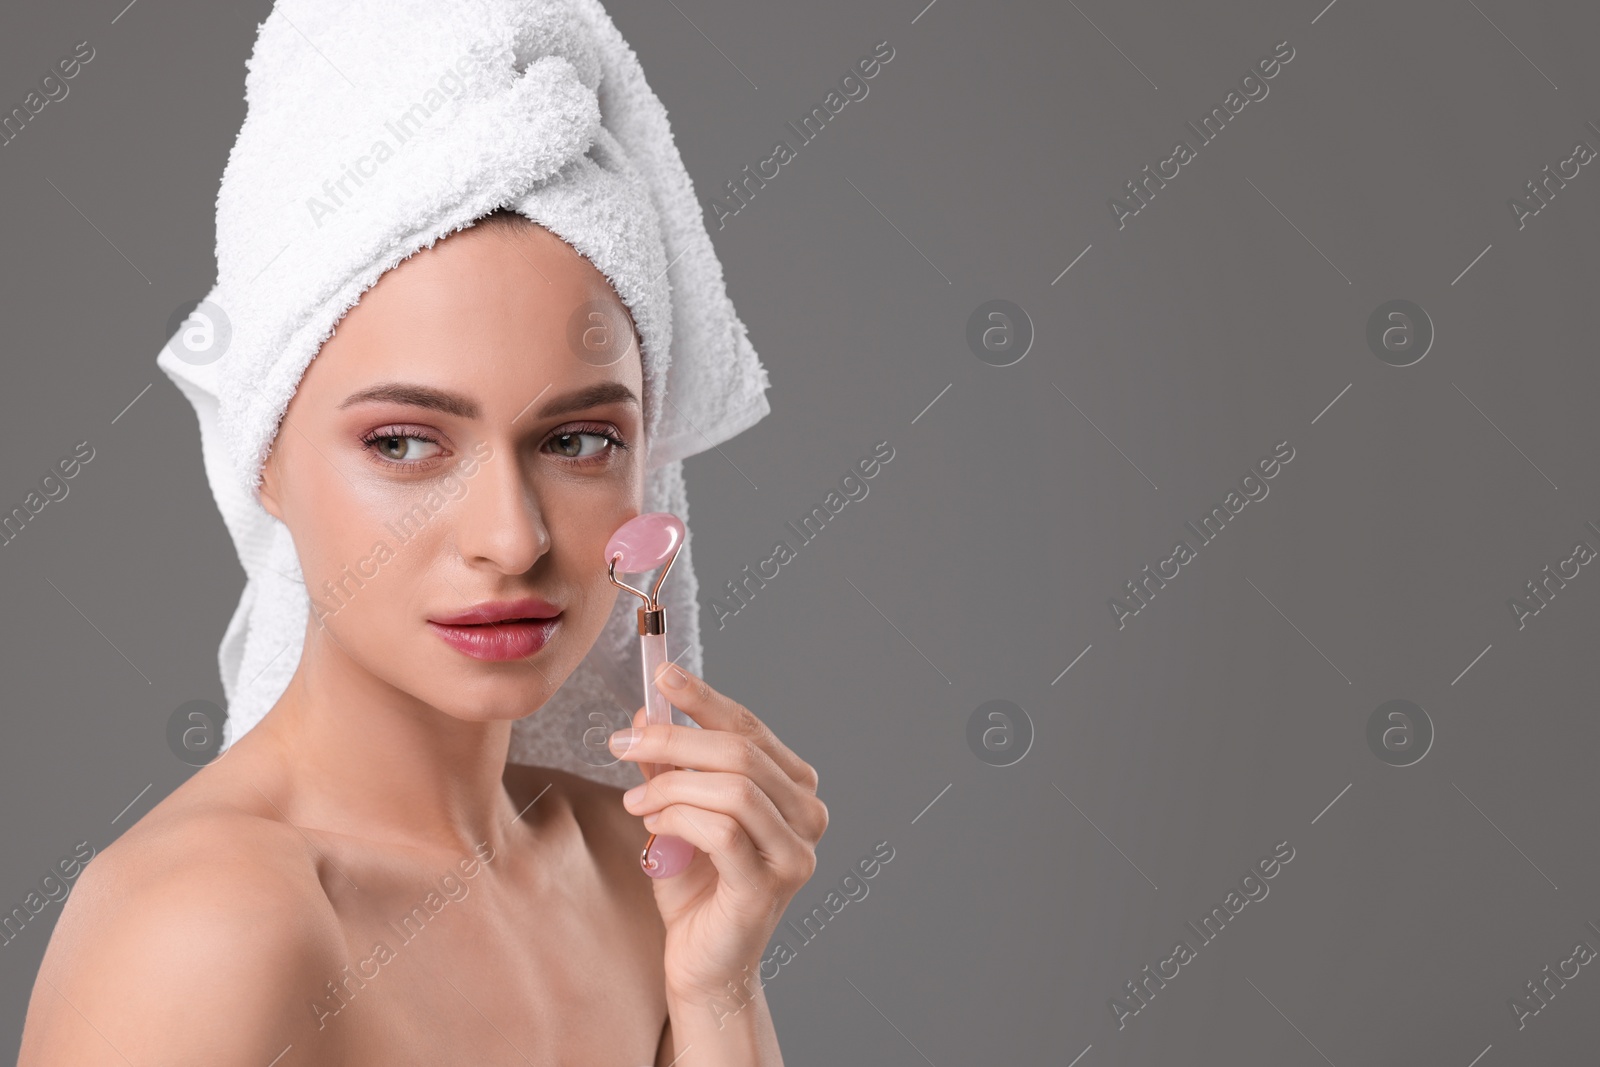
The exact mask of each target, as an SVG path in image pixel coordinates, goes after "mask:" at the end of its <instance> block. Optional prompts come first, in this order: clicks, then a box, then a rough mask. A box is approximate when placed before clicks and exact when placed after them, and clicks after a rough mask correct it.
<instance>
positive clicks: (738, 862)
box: [645, 804, 772, 897]
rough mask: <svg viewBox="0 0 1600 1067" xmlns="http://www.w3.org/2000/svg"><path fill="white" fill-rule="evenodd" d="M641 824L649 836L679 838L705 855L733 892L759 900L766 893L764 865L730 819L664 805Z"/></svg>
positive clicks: (767, 876)
mask: <svg viewBox="0 0 1600 1067" xmlns="http://www.w3.org/2000/svg"><path fill="white" fill-rule="evenodd" d="M645 825H646V827H647V828H648V829H649V830H650V832H651V833H654V834H659V835H665V836H671V837H681V838H683V839H684V840H685V841H687V842H689V844H691V845H693V846H694V847H695V848H697V849H699V850H700V851H701V852H704V853H706V855H708V856H710V857H711V863H712V865H713V866H714V867H716V869H717V874H718V875H720V876H721V878H722V880H723V881H724V882H727V883H728V884H729V885H730V886H732V887H733V888H734V889H735V890H748V891H750V892H752V893H755V894H757V895H758V896H763V897H764V896H766V895H768V894H769V893H770V891H771V890H770V888H764V887H770V883H771V881H772V875H771V874H770V873H769V871H768V865H767V862H766V860H765V859H763V858H762V856H761V852H760V850H758V849H757V848H756V845H755V842H754V841H752V840H750V835H748V834H746V833H745V832H744V828H743V827H742V826H740V825H739V821H738V820H737V819H735V818H734V817H733V816H731V815H724V814H723V813H722V812H720V811H706V810H705V809H704V808H697V807H694V806H693V805H691V804H668V805H667V806H666V807H664V808H662V809H661V810H660V811H658V812H655V813H654V818H652V819H651V821H650V822H648V823H646V824H645Z"/></svg>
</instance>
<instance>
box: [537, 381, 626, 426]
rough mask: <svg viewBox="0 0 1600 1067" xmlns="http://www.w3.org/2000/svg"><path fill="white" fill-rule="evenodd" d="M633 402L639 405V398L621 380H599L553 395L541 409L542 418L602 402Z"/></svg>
mask: <svg viewBox="0 0 1600 1067" xmlns="http://www.w3.org/2000/svg"><path fill="white" fill-rule="evenodd" d="M620 403H627V404H632V405H633V406H634V407H638V406H639V398H638V397H636V396H634V395H633V390H632V389H629V388H628V387H627V386H626V385H623V384H622V383H621V382H599V383H597V384H595V385H590V386H586V387H584V388H582V389H575V390H573V391H572V392H570V393H564V394H562V395H561V396H558V397H553V398H552V399H551V400H550V401H549V402H548V403H546V404H545V406H544V407H542V408H540V409H539V415H540V417H541V418H546V419H548V418H552V417H553V416H556V415H565V414H567V413H568V412H572V411H582V410H584V409H585V408H597V407H599V406H600V405H602V404H620Z"/></svg>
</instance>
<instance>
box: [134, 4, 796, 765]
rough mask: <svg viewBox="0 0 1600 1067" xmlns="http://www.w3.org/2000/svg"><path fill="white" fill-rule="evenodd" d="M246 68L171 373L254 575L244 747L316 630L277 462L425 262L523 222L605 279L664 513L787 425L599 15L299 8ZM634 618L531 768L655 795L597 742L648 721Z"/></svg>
mask: <svg viewBox="0 0 1600 1067" xmlns="http://www.w3.org/2000/svg"><path fill="white" fill-rule="evenodd" d="M247 70H248V74H247V76H246V79H245V102H246V116H245V120H244V124H243V126H242V127H241V129H240V131H239V136H238V140H237V141H236V142H235V144H234V146H233V151H232V152H231V154H230V155H229V157H228V163H227V167H226V168H225V170H224V172H223V176H222V184H221V188H220V190H219V192H218V195H217V249H216V252H217V281H216V284H215V286H214V287H213V288H212V290H211V291H210V293H208V294H207V295H206V297H205V299H204V300H203V301H202V302H201V304H200V305H199V307H198V309H197V311H196V313H195V314H196V315H197V316H198V317H199V318H200V319H203V320H204V321H205V323H206V325H207V329H205V330H203V331H196V330H195V329H193V328H192V326H190V325H181V326H179V327H178V328H177V329H176V330H175V331H174V332H173V335H172V337H171V339H170V340H169V341H168V343H167V344H166V346H164V347H163V349H162V351H161V353H160V355H159V357H158V358H157V363H158V364H159V365H160V367H161V368H162V370H163V371H165V372H166V373H167V375H168V376H169V377H171V378H172V380H173V381H174V382H175V383H176V384H177V386H178V387H179V389H181V390H182V392H183V393H184V395H185V396H186V397H187V398H188V399H189V401H190V402H191V403H192V404H193V405H194V408H195V412H196V415H197V417H198V419H199V422H200V435H201V445H202V451H203V454H204V459H205V469H206V475H207V477H208V479H209V480H210V484H211V489H212V492H213V494H214V495H215V497H216V500H217V506H218V508H219V510H220V511H221V513H222V517H223V519H224V521H225V522H226V524H227V527H228V532H229V534H230V535H231V537H232V539H233V543H234V547H235V548H236V550H237V551H238V554H239V561H240V563H241V564H242V565H243V567H244V571H245V575H246V584H245V589H244V593H243V595H242V596H241V598H240V601H239V606H238V608H237V609H236V610H235V612H234V615H233V618H232V620H231V621H230V622H229V624H228V628H227V631H226V633H225V634H224V636H223V639H222V644H221V647H220V649H219V652H218V660H219V664H220V667H221V670H222V682H223V689H224V692H225V694H226V696H227V699H228V722H229V728H228V732H227V733H228V741H229V742H231V741H232V740H234V739H237V737H238V736H239V735H240V734H242V733H243V732H244V731H246V730H248V729H250V727H252V726H254V725H255V724H256V722H258V721H259V720H260V719H261V717H262V716H263V715H264V714H265V713H266V712H267V711H268V710H269V709H270V708H271V707H272V705H273V704H274V703H275V702H276V701H277V700H278V698H279V697H280V696H281V695H282V693H283V691H284V689H285V688H286V686H287V685H288V682H289V679H290V677H291V676H292V675H293V674H294V671H295V668H296V665H297V664H298V662H299V659H300V651H301V647H302V643H303V640H304V636H305V629H306V624H307V620H308V615H309V602H308V597H307V592H306V588H305V584H304V581H303V579H302V576H301V574H300V569H299V562H298V559H297V557H296V555H295V551H294V545H293V542H292V540H291V539H290V536H289V532H288V530H287V528H286V527H284V525H283V524H282V523H281V522H279V521H278V520H277V519H275V518H273V517H272V516H271V515H269V514H267V512H266V511H265V510H264V509H263V508H262V506H261V504H260V502H259V501H258V500H257V499H256V488H257V486H258V485H259V484H260V477H261V469H262V464H263V462H264V461H265V459H266V456H267V454H268V453H269V452H270V450H271V447H272V442H273V440H274V438H275V436H276V434H277V431H278V427H279V423H280V421H281V419H282V417H283V414H284V411H285V409H286V408H287V407H288V404H289V401H290V399H291V397H292V396H293V395H294V391H295V389H296V388H297V387H298V385H299V382H300V378H301V376H302V375H303V374H304V372H305V370H306V367H307V366H308V365H309V364H310V362H311V360H312V359H313V358H314V357H315V356H316V354H317V351H318V349H319V348H320V347H321V345H322V343H323V341H325V340H326V339H327V338H328V337H329V336H330V335H331V334H332V332H333V329H334V327H335V325H336V324H337V323H338V321H339V319H340V318H341V317H342V316H343V315H344V314H345V312H346V311H348V310H349V309H350V308H351V307H353V306H354V305H355V304H356V303H357V301H359V299H360V298H361V294H362V293H363V292H365V291H366V290H367V289H368V288H370V287H371V286H372V285H373V284H374V283H375V282H376V281H377V280H378V278H379V277H380V276H382V275H383V273H384V272H385V271H388V270H390V269H392V268H393V267H395V266H396V265H398V264H399V263H400V262H401V261H403V260H404V259H406V258H407V257H408V256H410V255H412V254H413V253H415V252H417V251H419V250H421V249H424V248H429V247H431V246H432V245H433V244H434V243H435V242H436V241H438V240H439V239H440V238H443V237H446V236H448V235H449V234H451V233H453V232H455V231H457V230H460V229H462V228H465V227H467V226H470V225H471V224H472V222H473V220H475V219H477V218H479V217H481V216H483V215H486V214H488V213H490V212H492V211H494V210H496V209H497V208H502V207H506V208H510V209H512V210H514V211H516V212H518V213H519V214H522V215H525V216H527V217H528V218H530V219H533V220H534V221H535V222H538V223H539V224H540V225H542V226H544V227H545V228H546V229H548V230H550V231H551V232H552V233H554V234H555V235H556V236H558V237H560V238H562V239H563V240H564V241H566V242H567V243H568V244H569V245H571V246H572V247H573V248H574V249H576V250H577V251H578V252H579V253H581V254H582V255H584V256H585V257H586V258H587V259H588V260H589V261H590V262H592V263H593V264H594V266H595V267H596V268H597V269H598V270H599V271H600V272H601V273H603V274H604V275H605V276H606V278H607V279H608V280H609V281H610V282H611V284H612V287H613V288H614V289H615V290H616V293H617V295H618V297H619V298H620V299H621V301H622V303H623V304H624V305H625V306H626V307H627V308H628V310H629V313H630V314H631V315H632V317H633V321H634V325H635V327H636V329H637V332H638V335H639V340H640V352H641V358H642V362H643V378H644V392H645V396H644V398H643V400H644V413H645V420H646V439H647V443H648V452H647V459H646V468H647V472H648V473H647V476H646V485H645V499H644V509H643V510H645V511H671V512H673V513H674V514H676V515H678V516H679V517H680V518H683V519H685V520H686V521H687V519H688V517H689V516H688V501H687V495H686V490H685V486H684V481H683V463H682V461H683V460H684V459H685V458H686V457H688V456H691V455H694V454H696V453H698V452H701V451H704V450H706V449H708V448H712V447H714V446H715V445H718V444H720V443H722V442H723V441H726V440H728V439H729V438H731V437H733V436H734V435H736V434H738V433H740V432H742V431H743V430H745V429H748V428H749V427H750V426H752V425H754V424H755V423H756V422H757V421H759V420H760V419H761V418H763V417H764V416H766V415H767V414H768V412H769V410H770V409H769V407H768V403H767V399H766V389H767V387H768V380H767V375H766V371H765V369H764V368H763V367H762V365H761V362H760V360H759V359H758V358H757V356H756V353H755V351H754V349H753V348H752V346H751V344H750V341H749V338H748V336H747V333H746V330H745V327H744V324H743V323H742V322H741V321H740V320H739V317H738V315H737V314H736V313H735V311H734V309H733V306H732V303H731V302H730V301H729V299H728V295H727V291H726V285H725V283H724V279H723V275H722V265H721V263H720V262H719V261H718V259H717V256H716V252H715V250H714V249H713V248H712V245H711V240H710V237H709V235H708V234H707V232H706V227H705V223H704V220H703V218H702V215H701V211H700V207H699V203H698V201H697V199H696V197H695V195H694V189H693V186H692V184H691V183H690V180H689V175H688V173H687V171H686V170H685V169H684V165H683V161H682V158H681V157H680V156H679V153H678V149H677V146H676V144H675V143H674V141H673V138H672V132H671V128H670V126H669V124H668V121H667V113H666V110H665V108H664V107H663V106H662V104H661V101H660V100H659V99H658V98H657V96H656V95H655V93H654V92H653V91H652V90H651V88H650V86H649V85H648V84H647V83H646V82H645V78H644V72H643V70H642V69H641V68H640V65H639V60H638V57H637V56H636V55H635V53H634V51H633V49H632V48H631V47H630V46H629V45H628V43H627V42H626V41H624V40H623V38H622V35H621V33H620V32H619V31H618V30H617V28H616V26H615V25H614V24H613V23H612V21H611V18H610V16H609V15H608V14H607V13H606V11H605V10H604V9H603V8H602V7H601V5H600V3H599V0H533V2H528V0H515V2H511V0H454V2H451V3H438V2H430V0H347V2H340V3H336V4H335V3H327V2H326V0H278V2H277V3H276V4H275V6H274V7H273V10H272V12H271V14H269V15H268V16H267V19H266V21H264V22H263V23H262V24H261V26H260V29H259V33H258V36H257V39H256V45H255V49H254V51H253V53H252V54H251V56H250V59H249V61H248V64H247ZM190 321H191V322H192V321H195V320H193V319H191V320H190ZM197 336H199V337H202V338H203V339H204V340H203V343H200V344H198V345H197V344H196V343H195V338H196V337H197ZM692 547H693V542H692V537H691V539H690V541H689V542H687V543H686V544H685V545H684V548H683V550H682V551H681V552H680V554H679V557H678V559H677V561H676V563H675V564H674V565H673V570H672V578H671V580H670V581H669V582H667V583H666V585H665V587H664V588H663V593H662V595H663V605H664V606H665V607H666V608H667V609H668V617H669V618H670V619H671V625H672V637H671V641H672V644H673V646H674V648H673V650H672V654H673V655H674V656H675V657H677V659H678V662H680V663H682V664H683V665H684V666H685V667H686V668H688V669H689V670H691V671H693V672H695V673H699V672H700V671H701V660H700V647H699V618H698V611H697V605H696V596H697V592H698V587H697V583H696V581H695V576H694V568H693V559H692V556H691V550H692ZM632 601H633V598H631V597H625V596H619V597H618V598H617V603H616V605H615V606H614V608H613V611H612V613H611V617H610V618H609V619H608V621H607V623H606V625H605V629H604V631H603V632H602V634H601V636H600V639H599V640H598V641H597V642H596V643H595V645H594V647H593V649H591V651H590V652H589V654H588V656H587V657H586V658H585V659H584V660H583V662H582V663H581V664H580V666H579V667H578V669H577V670H576V671H575V672H574V673H573V674H572V675H571V676H570V677H569V678H568V680H567V681H566V682H565V683H564V684H563V686H562V687H561V689H560V690H559V691H558V692H557V693H556V694H555V695H554V696H553V697H551V698H550V700H549V701H547V702H546V704H545V705H544V706H543V707H542V708H541V709H539V710H538V712H537V714H533V715H530V716H528V717H526V718H523V719H521V720H519V721H518V722H517V723H516V724H515V726H514V727H513V734H512V737H513V740H512V751H511V758H512V759H513V760H514V761H517V762H525V763H534V764H540V765H546V766H556V767H561V768H564V769H568V770H572V771H574V772H576V773H579V774H583V775H585V776H587V777H590V778H594V779H596V780H600V781H607V782H611V783H614V784H623V783H626V782H630V781H636V780H638V778H639V774H638V771H637V769H636V768H633V767H631V766H630V765H629V764H628V763H626V762H621V763H618V762H616V761H614V760H613V759H612V758H611V757H610V756H609V754H608V753H606V751H605V749H604V748H603V746H602V747H599V748H598V749H596V748H595V747H594V746H592V745H586V744H585V742H584V736H585V732H586V726H592V725H598V724H604V725H606V726H609V727H615V726H618V725H622V724H623V722H622V721H621V720H620V718H619V716H624V715H631V713H632V711H633V710H634V709H635V708H637V707H639V706H640V705H641V704H642V703H643V702H644V694H643V688H642V686H643V682H642V678H641V673H640V670H639V666H638V656H639V652H638V641H637V634H636V630H635V628H634V607H635V605H634V604H633V602H632ZM680 651H681V655H680ZM599 736H600V737H602V738H603V737H604V733H600V734H599Z"/></svg>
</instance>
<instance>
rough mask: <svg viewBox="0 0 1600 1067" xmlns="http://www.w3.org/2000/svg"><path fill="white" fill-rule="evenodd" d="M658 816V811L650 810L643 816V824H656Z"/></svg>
mask: <svg viewBox="0 0 1600 1067" xmlns="http://www.w3.org/2000/svg"><path fill="white" fill-rule="evenodd" d="M660 818H661V813H660V812H659V811H652V812H651V813H650V814H649V815H646V816H645V817H644V824H645V826H647V827H648V826H654V825H655V824H656V822H657V821H658V820H659V819H660Z"/></svg>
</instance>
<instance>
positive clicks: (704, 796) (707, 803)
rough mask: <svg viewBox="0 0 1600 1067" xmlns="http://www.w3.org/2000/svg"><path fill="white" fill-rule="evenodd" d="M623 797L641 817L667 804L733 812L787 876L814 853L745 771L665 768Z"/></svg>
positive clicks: (767, 855) (750, 836) (792, 873)
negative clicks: (701, 770)
mask: <svg viewBox="0 0 1600 1067" xmlns="http://www.w3.org/2000/svg"><path fill="white" fill-rule="evenodd" d="M636 790H637V792H636ZM622 802H623V805H624V806H625V807H626V808H627V809H628V810H629V811H631V812H632V813H633V814H635V815H641V816H642V815H648V814H650V813H651V812H653V811H660V810H661V809H662V808H664V807H666V806H667V805H668V804H691V805H693V806H695V807H697V808H704V809H705V810H707V811H717V812H721V813H722V814H724V815H730V816H732V817H733V818H734V819H735V820H737V821H738V823H739V825H740V827H742V828H743V829H744V832H745V834H746V835H748V836H749V838H750V840H751V841H752V842H754V844H755V846H756V849H757V850H758V851H760V852H761V854H762V855H763V856H764V857H765V858H766V860H767V861H768V862H769V863H770V864H771V865H772V866H773V867H775V868H776V869H778V870H779V871H781V872H782V873H783V874H784V876H785V878H786V879H787V878H788V877H790V876H792V875H795V874H798V873H800V871H801V870H802V869H803V868H804V867H805V866H806V863H807V860H806V857H807V856H809V855H811V849H810V847H809V846H808V845H807V843H806V842H805V841H803V840H801V838H800V835H799V834H798V833H796V832H795V830H794V828H793V827H791V826H790V825H789V823H788V822H787V821H786V820H785V819H784V817H783V815H782V813H780V812H779V811H778V808H777V806H776V805H775V804H773V802H772V798H771V797H769V796H767V794H766V793H764V792H762V791H761V789H760V787H758V786H757V785H756V784H755V783H754V782H753V781H751V780H750V779H749V778H746V777H744V776H743V775H739V774H728V773H727V772H724V771H706V772H695V773H690V772H687V771H667V772H666V773H664V774H661V775H658V776H657V777H655V778H653V779H651V780H650V781H649V782H648V783H646V784H645V785H643V786H635V787H634V789H630V790H628V792H627V793H625V794H624V795H623V798H622ZM803 880H804V879H802V881H803Z"/></svg>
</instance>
